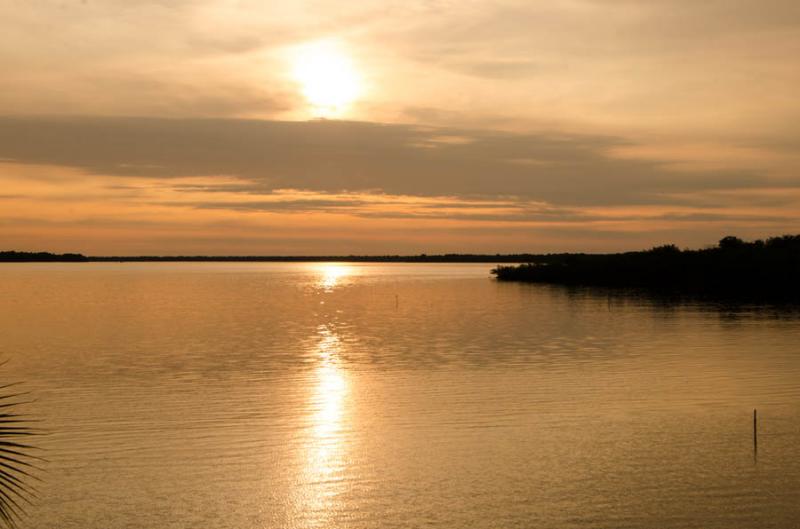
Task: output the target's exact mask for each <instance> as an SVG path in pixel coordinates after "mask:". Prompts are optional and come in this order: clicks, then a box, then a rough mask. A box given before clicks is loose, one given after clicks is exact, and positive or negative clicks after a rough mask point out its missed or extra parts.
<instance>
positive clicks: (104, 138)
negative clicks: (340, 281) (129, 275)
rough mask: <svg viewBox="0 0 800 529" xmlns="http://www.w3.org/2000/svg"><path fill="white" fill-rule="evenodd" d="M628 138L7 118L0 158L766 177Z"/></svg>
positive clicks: (488, 182)
mask: <svg viewBox="0 0 800 529" xmlns="http://www.w3.org/2000/svg"><path fill="white" fill-rule="evenodd" d="M443 137H444V138H459V141H441V140H440V138H443ZM629 143H630V142H629V141H626V140H624V139H622V138H618V137H613V136H601V135H574V134H561V133H529V134H512V133H500V132H492V131H480V130H462V129H440V128H430V127H418V126H413V125H385V124H377V123H364V122H341V121H312V122H280V121H257V120H235V119H156V118H19V117H5V118H0V158H6V159H11V160H14V161H16V162H17V163H24V164H43V165H60V166H67V167H74V168H79V169H82V170H85V171H88V172H90V173H94V174H102V175H113V176H119V177H126V176H128V177H132V176H136V177H142V176H144V177H158V178H169V177H180V176H212V177H213V176H233V177H237V178H239V179H241V180H242V181H243V182H242V184H241V185H239V186H238V187H237V191H239V192H252V193H267V192H270V191H273V190H276V189H298V190H310V191H317V192H329V193H336V192H342V191H348V192H354V191H358V192H366V191H370V192H381V193H387V194H392V195H413V196H454V197H476V196H479V197H483V198H491V197H508V196H514V197H520V198H523V199H526V200H539V201H543V202H547V203H549V204H553V205H584V206H585V205H602V204H608V205H627V204H663V203H679V202H680V198H676V197H679V196H680V194H681V193H684V194H685V193H691V192H698V191H709V190H725V189H747V188H757V187H759V186H763V185H764V183H765V178H764V177H763V176H759V174H758V173H757V172H754V171H733V170H724V171H723V170H709V171H697V172H692V171H687V170H681V171H673V170H670V169H669V168H668V167H667V162H668V160H663V161H651V160H641V159H627V158H615V157H613V156H612V155H611V154H610V152H611V151H612V150H613V149H618V148H619V147H621V146H624V145H627V144H629ZM794 184H795V185H797V184H800V182H794Z"/></svg>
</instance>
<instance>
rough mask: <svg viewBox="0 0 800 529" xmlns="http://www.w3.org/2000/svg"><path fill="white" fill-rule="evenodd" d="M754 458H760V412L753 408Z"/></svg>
mask: <svg viewBox="0 0 800 529" xmlns="http://www.w3.org/2000/svg"><path fill="white" fill-rule="evenodd" d="M753 458H754V459H755V458H758V410H756V409H755V408H753Z"/></svg>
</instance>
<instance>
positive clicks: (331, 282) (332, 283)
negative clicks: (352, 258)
mask: <svg viewBox="0 0 800 529" xmlns="http://www.w3.org/2000/svg"><path fill="white" fill-rule="evenodd" d="M318 272H319V279H318V280H317V286H319V288H321V289H322V290H324V291H325V292H330V291H332V290H333V289H334V288H336V287H337V286H339V285H340V284H341V283H342V280H343V279H344V278H345V277H347V276H349V275H350V274H352V268H351V267H350V266H348V265H345V264H339V263H322V264H320V265H319V267H318Z"/></svg>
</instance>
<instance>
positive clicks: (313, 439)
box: [300, 273, 349, 527]
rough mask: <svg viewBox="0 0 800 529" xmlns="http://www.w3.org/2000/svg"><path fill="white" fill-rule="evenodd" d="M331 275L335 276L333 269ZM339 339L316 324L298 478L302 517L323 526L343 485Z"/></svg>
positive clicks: (343, 382) (344, 389) (344, 382)
mask: <svg viewBox="0 0 800 529" xmlns="http://www.w3.org/2000/svg"><path fill="white" fill-rule="evenodd" d="M330 277H338V276H337V275H336V274H335V273H332V274H331V276H330ZM341 348H342V343H341V340H340V339H339V336H337V334H336V333H335V331H334V330H333V329H332V327H331V326H330V325H328V324H323V325H320V326H319V327H318V328H317V341H316V344H315V346H314V351H313V353H314V358H315V361H316V367H315V369H314V373H313V375H312V378H311V380H310V382H311V383H312V385H313V386H312V388H311V392H310V395H309V409H310V415H309V433H308V438H307V439H306V443H305V447H306V448H305V454H304V467H303V476H302V480H301V487H302V489H303V490H302V491H301V497H302V501H301V505H300V507H301V509H302V512H303V518H306V519H308V520H309V521H310V522H312V523H311V525H312V526H321V527H325V526H327V525H328V523H329V522H331V520H332V517H333V516H335V515H336V513H337V512H339V511H341V508H339V506H338V503H337V496H338V495H339V494H340V493H341V492H342V488H343V486H344V475H343V474H344V472H345V470H346V463H345V461H346V457H345V455H346V443H345V441H346V439H345V435H344V431H343V430H344V429H345V425H346V423H347V417H346V415H347V397H348V390H349V384H348V378H347V374H346V371H345V370H343V369H342V368H341V366H340V365H339V355H340V353H341Z"/></svg>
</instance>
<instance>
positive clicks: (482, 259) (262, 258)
mask: <svg viewBox="0 0 800 529" xmlns="http://www.w3.org/2000/svg"><path fill="white" fill-rule="evenodd" d="M543 257H545V256H541V255H534V254H515V255H501V254H494V255H486V254H443V255H427V254H420V255H305V256H304V255H300V256H297V255H276V256H272V255H222V256H220V255H177V256H164V255H138V256H84V255H81V254H52V253H47V252H0V262H2V261H6V262H8V261H16V262H35V261H67V262H72V261H91V262H181V261H188V262H325V261H340V262H353V263H358V262H364V263H526V262H532V261H533V260H535V259H539V258H543Z"/></svg>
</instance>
